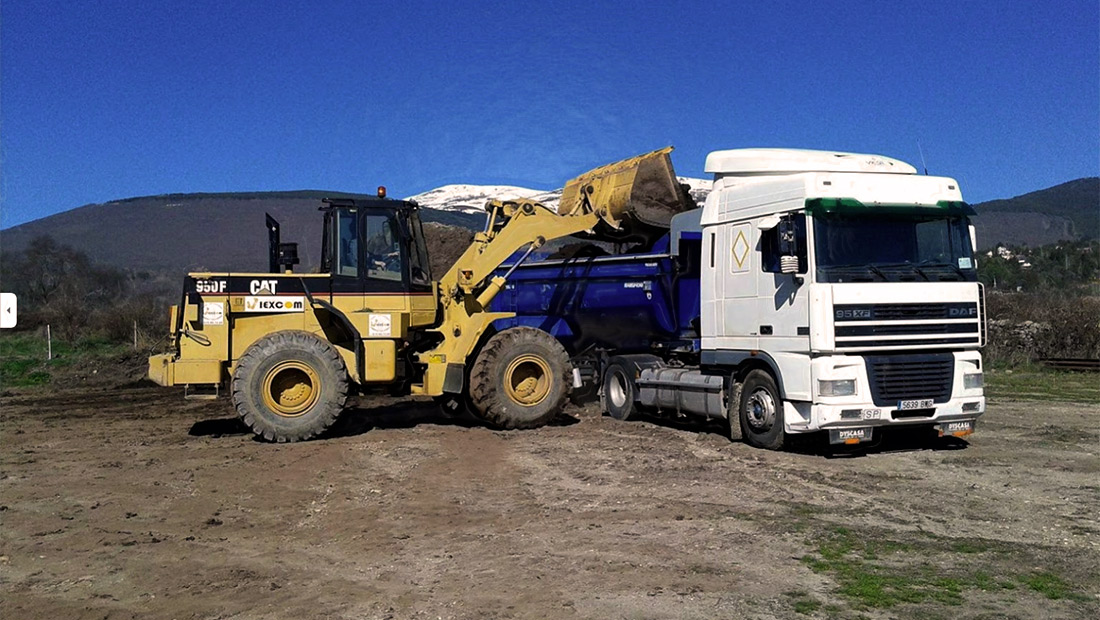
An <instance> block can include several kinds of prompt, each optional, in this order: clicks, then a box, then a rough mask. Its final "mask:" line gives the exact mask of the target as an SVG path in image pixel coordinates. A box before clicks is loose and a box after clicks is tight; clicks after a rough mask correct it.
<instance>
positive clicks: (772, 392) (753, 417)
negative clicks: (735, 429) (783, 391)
mask: <svg viewBox="0 0 1100 620" xmlns="http://www.w3.org/2000/svg"><path fill="white" fill-rule="evenodd" d="M738 412H739V413H738V418H739V419H740V422H741V433H742V435H743V436H744V438H745V441H747V442H749V444H750V445H753V446H756V447H757V448H765V449H768V450H779V449H781V448H782V447H783V440H784V439H786V433H785V432H784V431H783V401H782V400H781V399H780V398H779V389H778V388H777V387H776V385H775V379H772V376H771V375H770V374H768V373H767V372H766V371H763V370H751V371H749V374H747V375H745V380H744V382H743V383H742V386H741V398H740V404H739V406H738ZM730 423H731V424H732V423H733V421H732V420H731V421H730Z"/></svg>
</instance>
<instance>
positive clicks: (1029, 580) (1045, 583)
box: [1020, 573, 1089, 601]
mask: <svg viewBox="0 0 1100 620" xmlns="http://www.w3.org/2000/svg"><path fill="white" fill-rule="evenodd" d="M1020 583H1022V584H1024V585H1026V586H1027V587H1028V588H1031V589H1032V590H1034V591H1035V592H1038V593H1039V594H1042V595H1043V596H1045V597H1047V598H1048V599H1050V600H1052V601H1056V600H1059V599H1070V600H1074V601H1087V600H1089V598H1088V597H1087V596H1084V595H1082V594H1080V593H1078V592H1076V591H1074V589H1073V586H1071V585H1070V584H1069V583H1067V582H1066V581H1065V580H1064V579H1062V578H1061V577H1059V576H1058V575H1055V574H1053V573H1031V574H1030V575H1022V576H1021V577H1020Z"/></svg>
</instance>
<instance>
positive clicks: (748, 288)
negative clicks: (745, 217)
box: [714, 222, 760, 349]
mask: <svg viewBox="0 0 1100 620" xmlns="http://www.w3.org/2000/svg"><path fill="white" fill-rule="evenodd" d="M716 242H717V247H715V252H714V256H715V263H716V264H715V266H714V270H715V277H716V279H718V280H720V281H721V284H720V285H719V287H718V290H720V291H721V297H719V298H718V299H716V310H717V316H716V317H715V318H716V321H715V323H716V325H715V328H716V330H717V332H716V336H718V337H719V338H721V339H723V340H722V341H720V346H721V347H722V348H724V349H726V348H728V349H752V348H756V336H757V326H758V321H757V320H756V315H757V299H756V290H757V274H756V272H757V271H759V269H760V259H759V252H757V251H756V246H757V243H758V239H757V232H756V231H755V230H754V227H753V225H752V223H750V222H742V223H730V224H723V225H721V226H719V227H718V235H717V239H716Z"/></svg>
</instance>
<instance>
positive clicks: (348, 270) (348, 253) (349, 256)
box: [333, 209, 359, 277]
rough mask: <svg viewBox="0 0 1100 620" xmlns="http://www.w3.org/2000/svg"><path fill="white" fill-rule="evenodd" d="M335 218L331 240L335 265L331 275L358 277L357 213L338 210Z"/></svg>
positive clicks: (350, 210)
mask: <svg viewBox="0 0 1100 620" xmlns="http://www.w3.org/2000/svg"><path fill="white" fill-rule="evenodd" d="M336 218H337V220H336V230H335V232H336V234H335V235H334V236H335V239H334V240H333V241H334V242H335V243H334V249H335V250H336V252H335V253H336V265H335V267H334V269H333V274H334V275H338V276H352V277H356V276H358V275H359V213H358V212H357V211H354V210H352V209H338V210H337V211H336Z"/></svg>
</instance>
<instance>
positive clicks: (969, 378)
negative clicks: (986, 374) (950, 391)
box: [963, 372, 985, 390]
mask: <svg viewBox="0 0 1100 620" xmlns="http://www.w3.org/2000/svg"><path fill="white" fill-rule="evenodd" d="M983 386H985V381H984V380H983V379H982V373H980V372H968V373H965V374H963V389H965V390H976V389H978V388H980V387H983Z"/></svg>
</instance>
